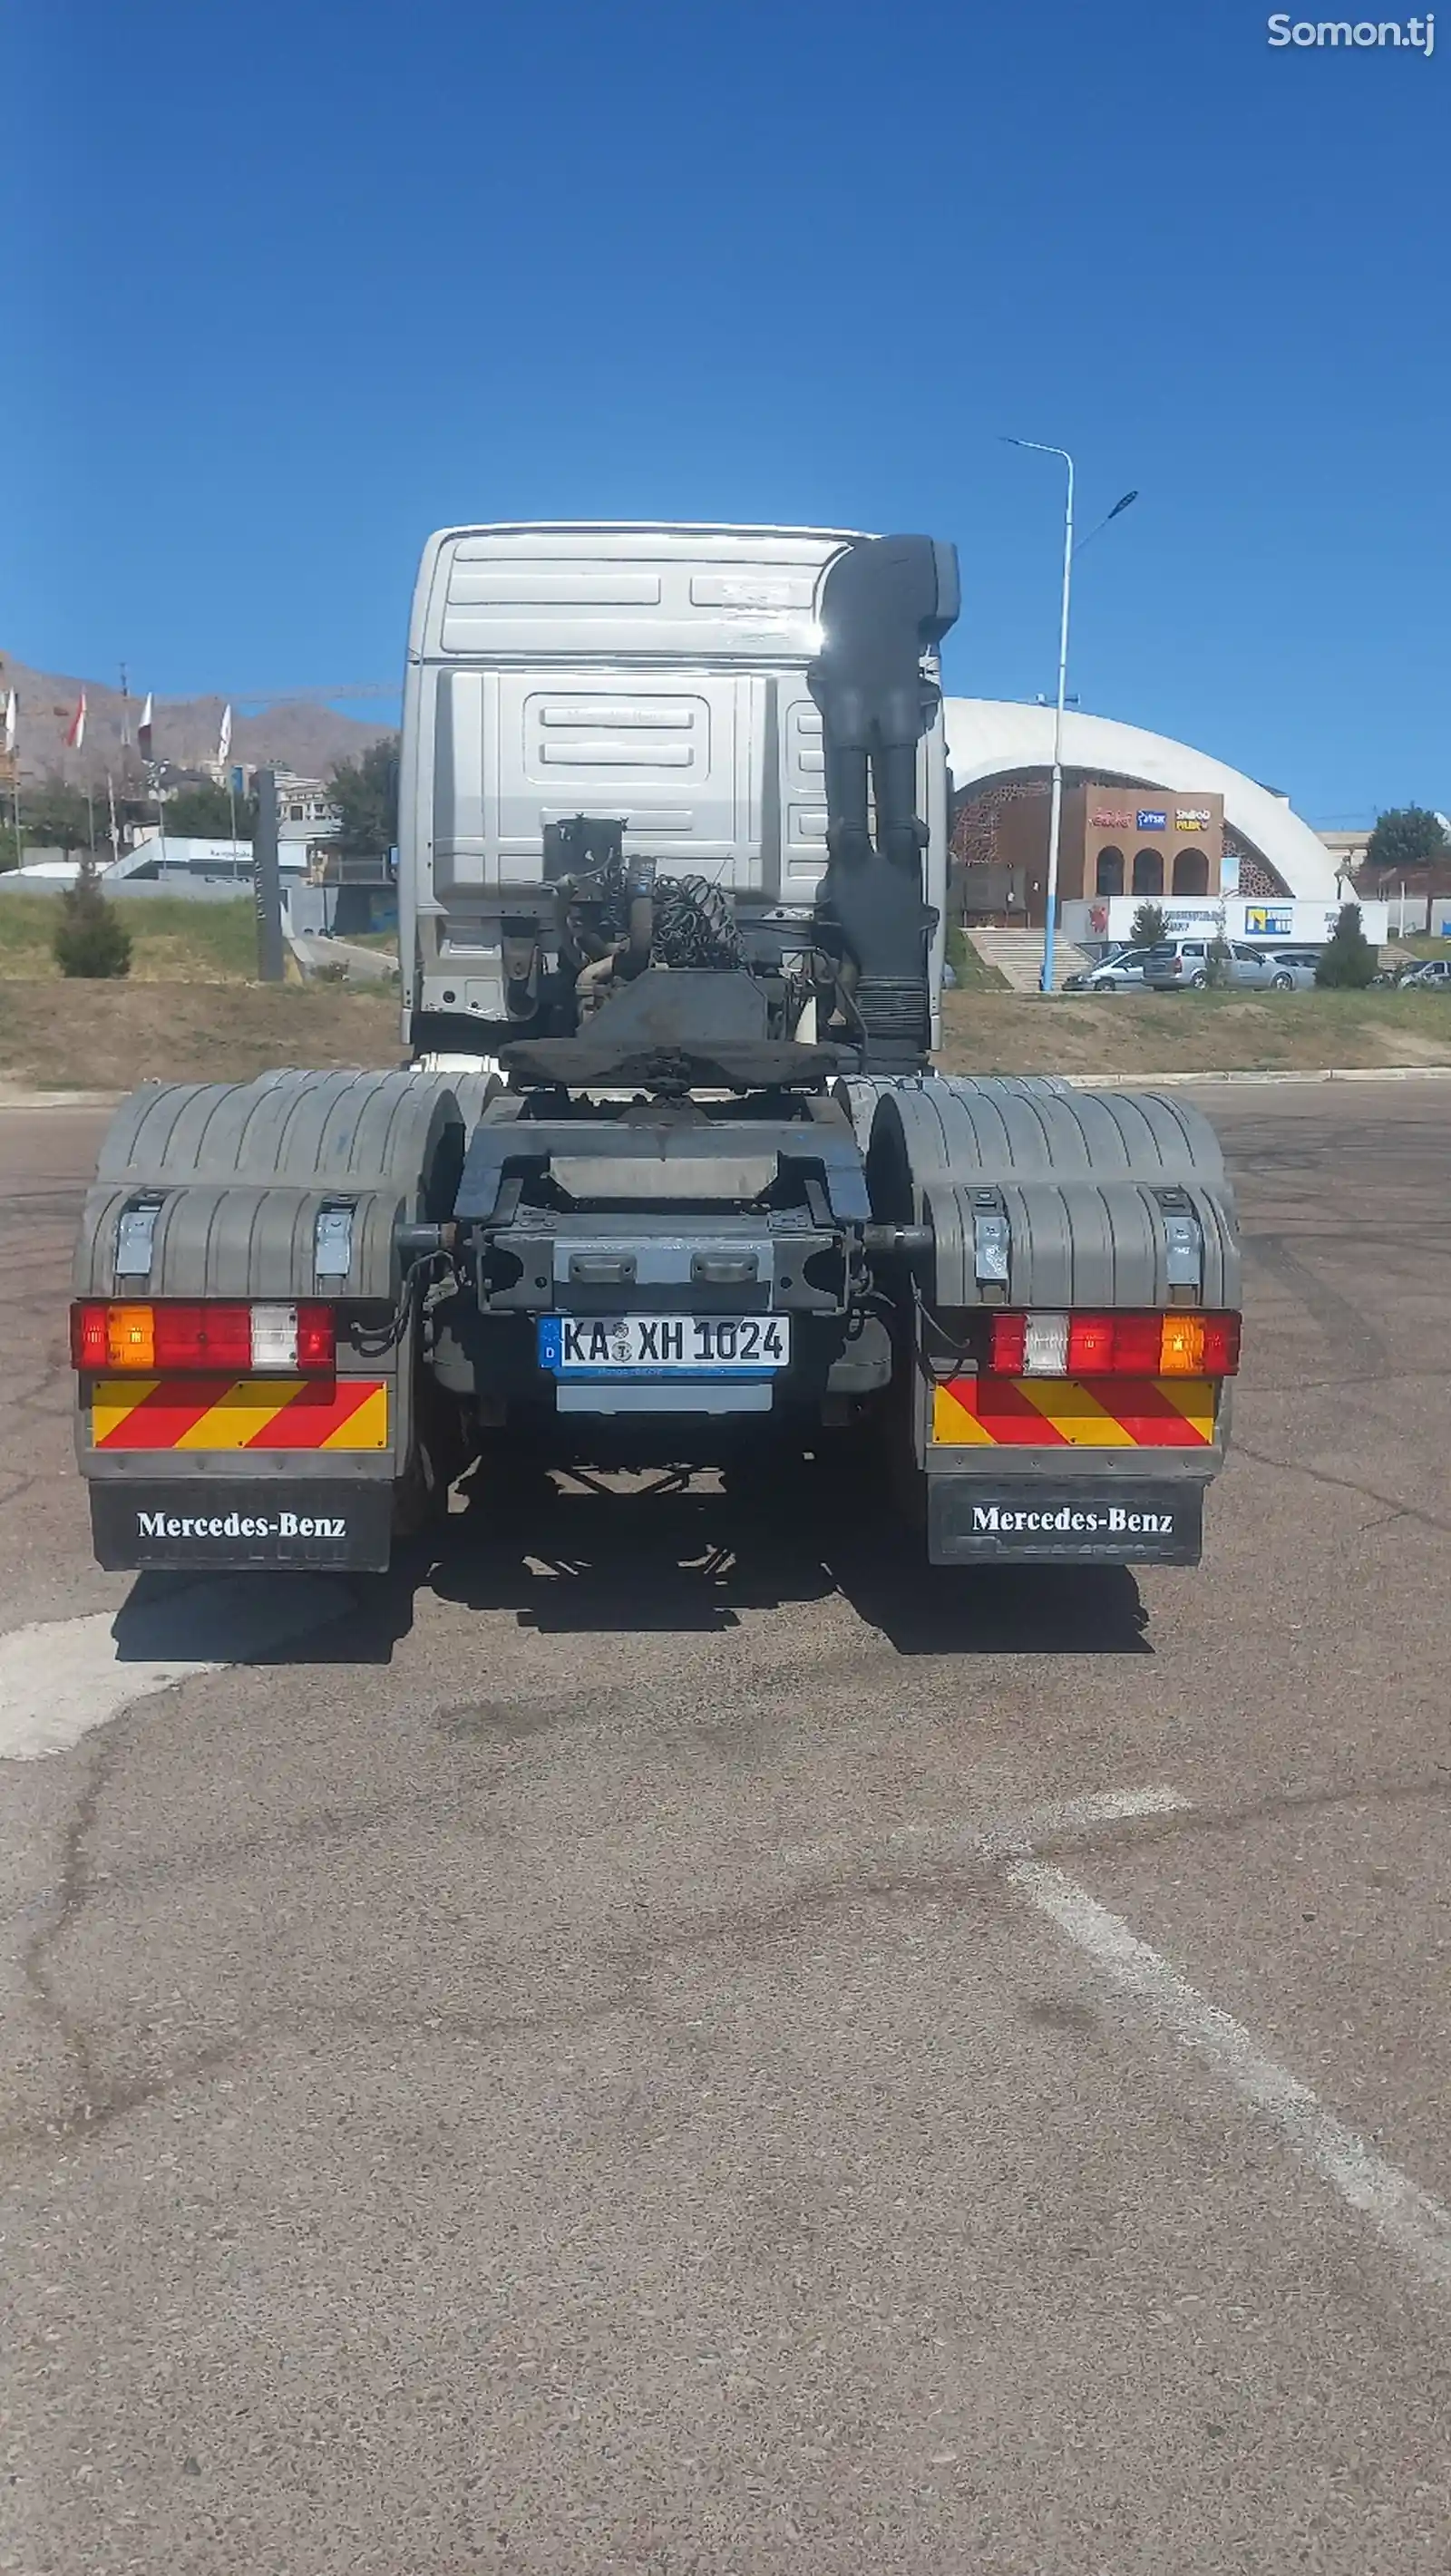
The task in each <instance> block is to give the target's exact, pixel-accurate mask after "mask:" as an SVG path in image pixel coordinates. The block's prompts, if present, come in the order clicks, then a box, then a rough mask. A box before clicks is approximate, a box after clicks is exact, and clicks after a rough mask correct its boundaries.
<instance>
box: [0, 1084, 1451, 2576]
mask: <svg viewBox="0 0 1451 2576" xmlns="http://www.w3.org/2000/svg"><path fill="white" fill-rule="evenodd" d="M1207 1097H1208V1098H1209V1100H1210V1105H1211V1107H1212V1111H1213V1114H1214V1115H1216V1116H1217V1117H1218V1118H1219V1120H1220V1123H1221V1125H1222V1127H1223V1130H1224V1133H1225V1136H1226V1139H1227V1141H1228V1144H1229V1147H1230V1150H1231V1153H1232V1156H1233V1160H1234V1163H1235V1166H1236V1170H1237V1174H1238V1179H1239V1186H1240V1191H1241V1199H1242V1207H1243V1212H1244V1217H1245V1223H1246V1229H1247V1235H1248V1251H1249V1262H1248V1298H1247V1304H1248V1330H1247V1342H1246V1363H1245V1370H1244V1375H1243V1377H1242V1378H1241V1381H1240V1385H1239V1390H1238V1397H1237V1426H1236V1427H1237V1440H1236V1448H1235V1454H1234V1461H1233V1464H1232V1466H1231V1468H1230V1470H1229V1472H1228V1473H1227V1474H1226V1476H1225V1477H1224V1479H1223V1480H1222V1482H1221V1484H1220V1486H1219V1488H1218V1489H1217V1492H1216V1495H1215V1497H1214V1499H1213V1501H1212V1504H1211V1509H1210V1516H1209V1539H1208V1550H1207V1560H1206V1563H1205V1565H1204V1567H1203V1568H1202V1570H1201V1571H1199V1572H1198V1573H1184V1572H1167V1571H1165V1572H1160V1573H1154V1574H1148V1575H1144V1576H1142V1577H1141V1578H1139V1579H1138V1581H1137V1583H1135V1582H1134V1581H1132V1580H1131V1579H1129V1578H1127V1577H1125V1578H1123V1579H1122V1580H1120V1579H1118V1578H1115V1577H1110V1578H1108V1579H1107V1580H1106V1581H1105V1580H1100V1581H1098V1582H1091V1583H1090V1584H1089V1585H1087V1586H1086V1587H1085V1586H1084V1585H1083V1584H1082V1583H1081V1582H1080V1583H1077V1584H1075V1583H1074V1582H1072V1581H1070V1580H1069V1579H1068V1578H1063V1579H1062V1580H1058V1581H1054V1582H1052V1583H1045V1582H1044V1581H1043V1580H1041V1579H1032V1578H1029V1577H1027V1576H1024V1577H1022V1578H1020V1579H1019V1581H1018V1582H1017V1583H1016V1584H1014V1585H1005V1584H1004V1583H1003V1582H1002V1581H1001V1580H999V1581H997V1582H993V1581H991V1580H987V1579H983V1580H980V1581H979V1580H972V1581H969V1580H967V1579H965V1578H950V1577H949V1578H936V1579H931V1580H929V1579H928V1578H926V1577H924V1576H922V1575H921V1574H919V1573H918V1572H917V1571H916V1570H915V1569H914V1567H913V1565H912V1563H911V1562H910V1560H909V1559H908V1558H907V1557H906V1556H905V1555H904V1554H903V1553H902V1552H901V1551H900V1550H898V1549H897V1548H896V1547H895V1546H894V1545H893V1544H892V1543H891V1542H890V1541H889V1540H887V1539H886V1538H885V1537H884V1536H883V1535H882V1533H881V1532H880V1531H879V1530H878V1531H874V1530H873V1529H871V1528H870V1526H867V1527H862V1526H860V1525H854V1522H853V1518H852V1515H851V1513H850V1511H849V1510H848V1508H847V1503H848V1500H849V1498H847V1497H844V1496H842V1495H839V1494H819V1493H817V1494H814V1493H813V1492H812V1491H811V1490H810V1488H809V1486H807V1487H804V1488H803V1487H797V1486H792V1487H791V1488H789V1489H780V1490H777V1491H775V1492H771V1493H766V1494H763V1493H761V1492H760V1491H756V1492H754V1493H753V1492H751V1491H749V1490H746V1491H742V1492H737V1493H731V1492H730V1491H728V1490H727V1491H724V1492H715V1493H712V1492H706V1493H704V1494H694V1495H681V1494H678V1493H677V1494H665V1495H655V1496H649V1495H646V1494H635V1495H633V1496H630V1497H626V1498H624V1499H621V1498H620V1497H618V1496H615V1497H602V1496H600V1495H598V1494H596V1493H594V1492H592V1491H590V1490H588V1489H585V1488H579V1489H576V1490H574V1491H572V1492H565V1493H561V1492H559V1491H557V1490H555V1489H552V1488H551V1489H550V1490H549V1491H548V1492H538V1491H531V1492H529V1493H526V1494H524V1495H522V1496H519V1495H501V1496H499V1497H487V1496H486V1497H484V1498H483V1499H482V1500H481V1501H480V1503H479V1505H478V1506H477V1508H476V1509H475V1510H473V1511H472V1512H471V1513H469V1514H468V1515H466V1516H465V1517H463V1518H461V1519H459V1520H458V1521H457V1522H456V1523H455V1524H454V1525H453V1526H452V1528H451V1530H450V1533H449V1537H448V1543H447V1545H446V1546H445V1547H444V1548H443V1549H442V1551H441V1552H439V1553H438V1554H436V1556H435V1558H434V1559H433V1560H432V1561H431V1560H430V1559H429V1558H428V1557H427V1556H421V1557H420V1558H419V1559H418V1560H417V1561H416V1562H414V1563H413V1564H412V1565H411V1566H410V1567H409V1568H407V1569H406V1570H405V1572H404V1573H403V1574H402V1575H401V1576H399V1577H398V1578H397V1579H396V1580H390V1582H389V1583H388V1584H386V1585H385V1584H367V1583H355V1584H353V1585H352V1586H351V1587H348V1586H338V1585H334V1586H333V1587H332V1589H331V1591H329V1592H326V1593H325V1594H322V1595H316V1596H313V1607H312V1608H311V1609H310V1610H308V1609H306V1608H304V1609H303V1610H301V1611H296V1610H295V1608H294V1609H290V1608H289V1604H294V1605H295V1603H296V1601H297V1599H298V1597H299V1591H298V1585H297V1584H294V1585H292V1586H289V1585H288V1584H286V1583H283V1584H281V1585H270V1586H268V1587H267V1598H266V1600H265V1601H263V1600H262V1599H260V1598H259V1597H258V1596H256V1595H249V1601H250V1602H251V1603H252V1605H253V1606H252V1607H250V1608H247V1607H244V1609H243V1610H242V1611H241V1612H240V1613H239V1612H238V1611H237V1610H236V1609H235V1607H234V1606H232V1604H231V1603H230V1601H229V1600H228V1599H219V1598H217V1597H216V1596H214V1595H211V1594H207V1595H205V1596H203V1597H202V1600H201V1606H200V1608H198V1607H197V1606H196V1605H195V1604H194V1605H193V1609H192V1611H191V1613H190V1614H184V1613H183V1612H180V1611H178V1610H177V1609H176V1608H175V1607H171V1608H168V1606H167V1603H166V1600H165V1599H164V1598H158V1597H157V1596H155V1595H154V1594H153V1593H149V1592H148V1591H147V1589H146V1587H145V1586H142V1587H140V1588H139V1590H138V1591H137V1592H136V1593H135V1594H132V1592H131V1587H130V1586H129V1585H128V1583H127V1582H126V1581H124V1580H119V1579H116V1578H112V1577H105V1576H101V1575H99V1574H97V1573H96V1572H95V1571H93V1570H92V1569H91V1568H90V1566H89V1562H88V1556H87V1548H86V1541H85V1536H84V1531H83V1519H82V1507H81V1496H80V1491H79V1486H78V1482H77V1480H76V1478H75V1475H74V1472H73V1469H72V1468H71V1465H70V1459H69V1420H68V1403H69V1386H68V1381H67V1378H66V1376H65V1373H64V1365H63V1350H62V1331H63V1305H64V1296H65V1266H66V1260H67V1257H68V1245H69V1239H70V1234H71V1229H72V1226H73V1222H74V1217H75V1212H76V1209H77V1206H78V1203H79V1195H80V1180H81V1176H82V1175H83V1173H84V1172H85V1170H86V1169H87V1167H88V1164H89V1159H90V1156H91V1153H92V1151H93V1147H94V1141H95V1137H96V1133H97V1129H98V1124H99V1121H98V1119H97V1118H96V1116H95V1115H93V1114H81V1113H72V1112H58V1111H51V1112H45V1113H37V1114H35V1115H22V1114H18V1113H17V1114H9V1115H6V1116H4V1117H0V1194H3V1195H0V1252H3V1266H0V1281H3V1289H0V1293H3V1297H4V1320H3V1327H0V1330H3V1343H4V1358H5V1363H6V1366H5V1376H4V1386H5V1402H4V1405H3V1409H0V1565H3V1566H4V1569H5V1573H4V1578H3V1586H0V1592H3V1606H0V1628H3V1630H4V1631H5V1632H6V1633H5V1634H3V1635H0V1680H3V1677H4V1675H6V1674H8V1675H9V1686H10V1691H11V1697H12V1703H13V1704H12V1710H11V1715H12V1717H13V1715H14V1707H15V1705H17V1704H18V1702H19V1700H20V1699H22V1698H23V1699H25V1701H26V1705H27V1706H31V1704H32V1703H34V1704H35V1705H34V1706H32V1716H33V1717H35V1719H36V1722H37V1723H41V1724H42V1725H43V1724H44V1723H48V1722H50V1721H51V1720H52V1719H53V1721H54V1725H55V1729H56V1733H57V1736H58V1739H59V1740H62V1741H65V1740H69V1741H71V1747H72V1749H70V1750H68V1751H61V1752H57V1753H55V1754H53V1755H52V1756H51V1757H50V1758H46V1759H37V1760H29V1761H22V1760H11V1761H6V1762H3V1763H0V1832H3V1837H4V1848H5V1856H6V1859H7V1861H8V1864H9V1870H8V1879H9V1885H10V1887H11V1890H12V1900H11V1906H10V1911H9V1915H8V1929H7V1936H6V1950H5V1971H4V1975H5V1986H4V1992H5V2001H6V2007H7V2041H8V2045H7V2047H6V2051H5V2059H6V2069H7V2074H6V2087H5V2089H6V2094H7V2097H8V2098H7V2101H6V2103H5V2111H4V2116H5V2124H6V2126H5V2135H4V2141H3V2163H4V2181H5V2187H6V2201H5V2208H6V2220H5V2234H6V2251H5V2273H6V2278H7V2282H8V2295H9V2300H10V2303H11V2317H10V2322H9V2324H8V2326H7V2329H6V2333H5V2338H4V2343H3V2348H0V2350H3V2359H0V2376H3V2380H4V2383H5V2386H4V2397H5V2406H4V2414H5V2419H6V2430H5V2436H4V2448H5V2463H4V2467H5V2478H6V2483H5V2484H4V2485H3V2487H0V2514H3V2525H0V2569H4V2570H10V2571H17V2576H80V2571H87V2576H89V2572H90V2571H96V2576H101V2571H104V2576H127V2572H128V2571H132V2570H145V2571H147V2576H160V2571H166V2576H185V2571H206V2576H211V2571H223V2570H225V2571H231V2570H237V2571H243V2570H245V2571H247V2576H344V2571H346V2576H373V2571H377V2572H378V2576H454V2571H462V2570H474V2569H497V2570H500V2571H509V2576H524V2571H528V2572H529V2576H533V2571H536V2570H537V2571H544V2570H549V2571H556V2570H571V2571H573V2570H579V2571H596V2570H629V2571H641V2570H644V2571H650V2576H686V2571H690V2576H756V2571H762V2576H764V2571H771V2576H883V2571H887V2570H896V2569H901V2570H912V2571H922V2576H928V2571H930V2576H961V2571H964V2570H969V2569H973V2570H976V2569H982V2570H987V2571H991V2576H1178V2571H1190V2570H1192V2571H1196V2576H1198V2571H1216V2576H1218V2571H1224V2570H1246V2571H1248V2570H1255V2571H1257V2576H1258V2571H1264V2570H1275V2571H1280V2570H1286V2569H1292V2568H1313V2569H1315V2570H1318V2571H1325V2576H1341V2572H1342V2571H1355V2576H1392V2571H1394V2576H1412V2571H1415V2570H1418V2569H1425V2570H1427V2571H1431V2570H1435V2571H1437V2576H1440V2571H1442V2570H1444V2568H1445V2567H1446V2565H1447V2563H1448V2558H1451V2452H1448V2431H1451V2422H1448V2415H1451V2409H1448V2393H1451V2335H1448V2327H1451V2215H1448V2211H1447V2208H1446V2206H1445V2204H1446V2203H1447V2202H1451V2117H1448V2112H1447V2101H1448V2079H1451V2031H1448V2016H1447V2010H1446V1993H1447V1972H1448V1967H1451V1868H1448V1862H1451V1835H1448V1808H1447V1798H1448V1789H1451V1743H1448V1733H1447V1709H1448V1684H1451V1639H1448V1627H1447V1618H1446V1606H1445V1604H1446V1565H1447V1554H1446V1541H1447V1533H1448V1525H1451V1496H1448V1483H1447V1470H1446V1460H1447V1457H1448V1454H1451V1400H1448V1382H1447V1342H1446V1325H1445V1318H1446V1312H1447V1305H1448V1300H1451V1194H1448V1188H1447V1182H1448V1132H1451V1097H1448V1094H1447V1092H1446V1090H1445V1089H1443V1087H1442V1086H1440V1085H1437V1084H1432V1083H1426V1084H1416V1083H1405V1084H1401V1085H1389V1084H1387V1085H1384V1086H1374V1087H1373V1086H1369V1085H1365V1086H1355V1087H1353V1088H1351V1087H1347V1088H1345V1089H1343V1090H1340V1089H1335V1088H1331V1089H1324V1088H1306V1089H1274V1090H1269V1089H1265V1090H1255V1091H1248V1092H1240V1093H1234V1094H1230V1095H1225V1094H1223V1093H1214V1094H1211V1095H1207ZM301 1588H302V1590H303V1591H305V1590H306V1585H305V1582H304V1583H302V1585H301ZM118 1614H119V1617H118ZM294 1616H295V1617H297V1618H301V1619H304V1620H306V1619H311V1620H313V1621H314V1622H316V1623H317V1624H314V1625H312V1626H311V1627H309V1628H306V1629H305V1631H304V1633H302V1634H300V1635H293V1636H292V1637H291V1639H290V1640H289V1639H288V1637H287V1636H286V1634H285V1633H282V1632H283V1631H285V1629H286V1625H287V1620H288V1618H290V1617H294ZM113 1619H118V1633H119V1637H120V1641H121V1653H120V1660H119V1662H118V1661H117V1657H116V1648H115V1643H114V1640H113V1636H112V1622H113ZM279 1620H280V1622H281V1628H280V1629H279V1625H278V1623H279ZM249 1621H250V1622H251V1623H252V1625H251V1626H250V1627H249V1625H248V1623H249ZM269 1621H270V1622H271V1625H270V1626H269ZM249 1639H250V1641H251V1642H250V1644H249ZM269 1639H270V1640H271V1642H270V1643H269V1642H268V1640H269ZM245 1652H253V1653H255V1654H257V1655H258V1656H259V1657H260V1660H257V1661H254V1662H252V1663H250V1664H247V1663H242V1664H238V1665H236V1666H234V1667H232V1668H224V1669H220V1670H213V1671H202V1672H195V1673H193V1674H192V1675H191V1677H190V1678H184V1679H182V1680H181V1681H179V1682H177V1683H175V1684H174V1685H173V1686H171V1687H164V1688H159V1687H156V1686H155V1685H156V1684H157V1683H158V1682H159V1681H164V1680H165V1678H166V1675H167V1672H168V1671H169V1670H171V1669H174V1664H175V1660H176V1659H177V1658H178V1657H185V1658H198V1657H200V1658H207V1657H210V1658H212V1659H214V1660H217V1659H225V1658H226V1657H228V1656H230V1655H234V1654H238V1653H245ZM7 1657H8V1661H6V1660H5V1659H6V1658H7ZM98 1658H99V1659H100V1662H99V1663H98ZM147 1658H150V1661H149V1662H148V1661H147V1660H146V1659H147ZM101 1665H104V1667H105V1670H106V1672H107V1674H108V1675H109V1679H108V1680H107V1682H106V1690H108V1691H109V1692H110V1694H111V1696H110V1698H106V1697H105V1693H104V1692H102V1694H101V1697H100V1698H96V1697H94V1696H92V1697H91V1698H90V1699H87V1698H86V1693H87V1692H92V1693H94V1691H96V1690H99V1689H100V1685H99V1684H98V1683H96V1682H95V1681H94V1679H93V1678H92V1679H88V1678H87V1677H88V1676H92V1677H93V1676H94V1675H95V1674H96V1672H97V1671H98V1670H99V1669H100V1666H101ZM118 1676H119V1678H118ZM78 1677H79V1678H78ZM133 1690H139V1691H140V1692H141V1694H142V1695H141V1696H135V1697H131V1698H130V1704H129V1705H128V1706H124V1707H122V1709H121V1713H120V1714H119V1715H116V1716H114V1717H113V1718H112V1720H111V1722H110V1723H109V1724H108V1725H105V1726H102V1727H94V1726H91V1727H90V1731H83V1730H84V1729H85V1728H87V1727H88V1726H89V1725H90V1720H91V1719H92V1718H93V1717H94V1715H95V1714H96V1711H97V1709H98V1708H99V1707H100V1706H101V1705H103V1704H104V1705H106V1706H111V1705H119V1702H120V1700H122V1699H125V1698H127V1697H128V1696H129V1695H130V1694H131V1693H132V1692H133ZM78 1694H79V1697H78ZM0 1715H3V1711H0Z"/></svg>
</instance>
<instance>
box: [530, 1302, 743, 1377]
mask: <svg viewBox="0 0 1451 2576" xmlns="http://www.w3.org/2000/svg"><path fill="white" fill-rule="evenodd" d="M790 1357H791V1324H790V1319H789V1317H788V1316H785V1315H542V1316H541V1317H540V1319H539V1365H540V1367H541V1368H542V1369H547V1370H548V1371H549V1373H550V1375H551V1377H560V1378H589V1377H594V1378H601V1377H608V1378H660V1377H769V1376H771V1374H772V1372H773V1371H774V1370H776V1369H780V1368H784V1367H785V1366H786V1364H787V1362H788V1360H789V1359H790Z"/></svg>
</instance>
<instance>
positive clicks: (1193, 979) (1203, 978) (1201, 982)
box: [1189, 966, 1209, 993]
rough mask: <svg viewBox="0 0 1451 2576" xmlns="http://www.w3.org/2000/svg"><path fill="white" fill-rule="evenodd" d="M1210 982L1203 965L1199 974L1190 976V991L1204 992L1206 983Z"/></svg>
mask: <svg viewBox="0 0 1451 2576" xmlns="http://www.w3.org/2000/svg"><path fill="white" fill-rule="evenodd" d="M1208 982H1209V978H1208V976H1207V975H1206V974H1205V972H1204V969H1203V967H1202V966H1201V967H1200V969H1199V972H1198V974H1197V975H1191V976H1190V978H1189V990H1190V992H1191V993H1202V992H1203V991H1204V989H1205V987H1206V985H1207V984H1208Z"/></svg>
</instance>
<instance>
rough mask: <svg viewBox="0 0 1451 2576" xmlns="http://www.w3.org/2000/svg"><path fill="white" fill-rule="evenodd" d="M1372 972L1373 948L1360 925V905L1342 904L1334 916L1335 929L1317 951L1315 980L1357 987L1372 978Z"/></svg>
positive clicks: (1362, 985) (1373, 965) (1373, 963)
mask: <svg viewBox="0 0 1451 2576" xmlns="http://www.w3.org/2000/svg"><path fill="white" fill-rule="evenodd" d="M1374 973H1375V950H1374V949H1373V948H1372V946H1371V944H1370V941H1369V940H1368V939H1367V938H1366V935H1365V932H1364V931H1363V930H1362V928H1361V926H1360V906H1359V904H1358V903H1343V904H1342V905H1341V907H1340V910H1339V912H1338V913H1337V914H1336V916H1335V928H1334V929H1333V930H1332V932H1331V934H1330V937H1329V939H1328V940H1327V942H1326V944H1325V946H1324V948H1323V949H1322V950H1321V952H1320V957H1319V960H1318V963H1317V965H1316V968H1315V981H1316V983H1317V984H1332V985H1340V986H1346V987H1349V988H1350V989H1352V990H1358V989H1360V988H1362V987H1364V986H1365V985H1366V984H1368V983H1369V982H1370V981H1371V978H1372V976H1373V975H1374Z"/></svg>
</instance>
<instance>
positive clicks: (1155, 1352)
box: [1110, 1315, 1164, 1377]
mask: <svg viewBox="0 0 1451 2576" xmlns="http://www.w3.org/2000/svg"><path fill="white" fill-rule="evenodd" d="M1110 1320H1111V1321H1112V1324H1113V1359H1112V1361H1111V1363H1110V1374H1111V1375H1113V1376H1115V1377H1157V1376H1158V1374H1159V1359H1160V1354H1161V1349H1162V1345H1163V1338H1164V1319H1163V1316H1162V1315H1114V1316H1113V1317H1112V1318H1111V1319H1110Z"/></svg>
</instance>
